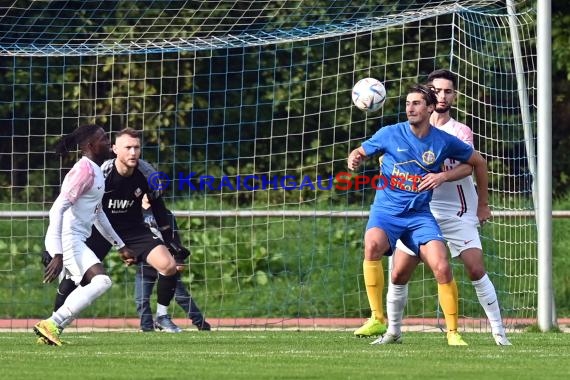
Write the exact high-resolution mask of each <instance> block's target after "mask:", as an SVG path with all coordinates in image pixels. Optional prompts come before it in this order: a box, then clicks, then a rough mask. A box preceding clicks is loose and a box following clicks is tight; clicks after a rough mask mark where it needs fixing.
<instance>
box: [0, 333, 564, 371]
mask: <svg viewBox="0 0 570 380" xmlns="http://www.w3.org/2000/svg"><path fill="white" fill-rule="evenodd" d="M444 336H445V335H444V334H442V333H421V332H420V333H413V332H409V333H405V335H404V343H403V344H401V345H389V346H370V345H369V343H370V342H371V341H372V340H371V339H359V338H355V337H353V335H352V333H351V332H350V331H340V332H330V331H325V332H323V331H212V332H210V333H207V332H197V331H192V332H185V333H182V334H164V333H134V332H89V333H75V332H69V333H67V332H66V333H65V334H64V339H65V340H68V341H70V344H68V345H64V346H62V347H54V346H45V345H37V344H36V343H35V342H36V337H35V335H34V334H33V333H16V332H12V333H1V334H0V371H1V373H2V377H3V378H6V379H42V380H48V379H58V380H61V379H74V380H75V379H184V378H192V379H248V380H251V379H327V380H330V379H367V378H368V379H373V378H382V379H422V380H427V379H451V378H453V379H462V380H467V379H477V380H479V379H485V378H497V379H502V380H504V379H516V380H523V379H532V380H535V379H556V380H560V379H564V378H566V377H567V376H568V368H569V367H570V355H569V354H568V353H569V352H570V334H568V333H513V334H510V336H509V338H510V339H511V342H512V343H513V346H512V347H497V346H495V343H494V341H493V340H492V338H491V336H490V334H479V333H465V334H463V336H464V338H465V340H466V341H467V342H468V343H469V346H468V347H448V346H447V344H446V341H445V339H444Z"/></svg>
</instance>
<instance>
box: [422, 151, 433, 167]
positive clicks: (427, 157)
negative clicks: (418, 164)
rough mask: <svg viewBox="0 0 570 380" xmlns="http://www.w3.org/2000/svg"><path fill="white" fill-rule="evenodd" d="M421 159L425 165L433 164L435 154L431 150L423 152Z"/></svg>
mask: <svg viewBox="0 0 570 380" xmlns="http://www.w3.org/2000/svg"><path fill="white" fill-rule="evenodd" d="M422 161H423V162H424V164H426V165H431V164H433V163H434V162H435V154H434V153H433V152H432V151H431V150H428V151H426V152H424V154H422Z"/></svg>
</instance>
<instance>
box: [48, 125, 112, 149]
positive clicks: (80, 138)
mask: <svg viewBox="0 0 570 380" xmlns="http://www.w3.org/2000/svg"><path fill="white" fill-rule="evenodd" d="M99 129H103V127H101V126H100V125H97V124H84V125H81V126H79V127H78V128H77V129H75V130H74V131H73V132H71V133H70V134H68V135H66V136H63V137H62V138H61V139H60V140H59V141H58V142H57V144H56V145H55V152H56V153H57V154H59V155H60V156H65V155H66V154H67V153H69V152H71V151H72V150H75V148H76V147H77V146H79V148H82V147H83V146H84V145H85V144H86V143H87V142H89V139H90V138H91V137H92V136H93V135H94V134H95V133H96V132H97V131H98V130H99Z"/></svg>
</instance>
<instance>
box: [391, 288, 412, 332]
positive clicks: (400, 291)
mask: <svg viewBox="0 0 570 380" xmlns="http://www.w3.org/2000/svg"><path fill="white" fill-rule="evenodd" d="M407 302H408V285H407V284H406V285H394V284H392V282H391V281H390V283H389V284H388V294H386V315H387V317H388V331H387V332H388V333H390V334H393V335H400V334H401V333H402V319H403V318H404V307H405V306H406V303H407Z"/></svg>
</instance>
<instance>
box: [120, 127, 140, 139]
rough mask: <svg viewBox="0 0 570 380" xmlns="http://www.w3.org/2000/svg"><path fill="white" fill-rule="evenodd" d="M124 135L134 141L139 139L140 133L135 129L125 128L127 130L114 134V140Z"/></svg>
mask: <svg viewBox="0 0 570 380" xmlns="http://www.w3.org/2000/svg"><path fill="white" fill-rule="evenodd" d="M124 135H127V136H131V137H132V138H135V139H140V138H141V133H140V131H137V130H136V129H133V128H129V127H127V128H123V129H121V130H120V131H119V132H117V133H116V134H115V140H117V139H118V138H119V137H121V136H124Z"/></svg>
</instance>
